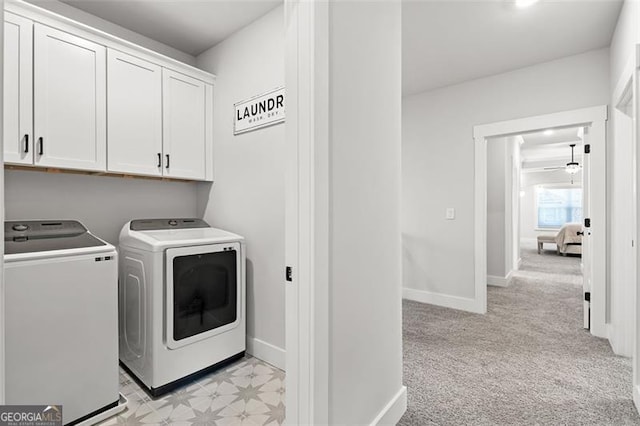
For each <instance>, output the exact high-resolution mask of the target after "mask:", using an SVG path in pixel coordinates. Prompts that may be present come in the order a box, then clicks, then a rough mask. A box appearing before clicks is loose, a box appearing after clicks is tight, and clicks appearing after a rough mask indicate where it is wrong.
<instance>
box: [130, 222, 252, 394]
mask: <svg viewBox="0 0 640 426" xmlns="http://www.w3.org/2000/svg"><path fill="white" fill-rule="evenodd" d="M245 291H246V289H245V244H244V238H243V237H241V236H239V235H236V234H232V233H230V232H227V231H223V230H221V229H216V228H212V227H210V226H209V225H208V224H207V223H206V222H205V221H203V220H201V219H140V220H132V221H130V222H128V223H127V224H126V225H125V226H124V227H123V228H122V231H121V233H120V270H119V307H120V309H119V312H120V313H119V316H120V318H119V319H120V321H119V335H120V362H121V363H122V364H123V365H124V367H125V368H126V369H128V370H129V372H131V373H132V374H133V375H134V376H135V377H137V378H138V379H139V380H140V381H141V382H142V383H143V384H144V385H145V387H146V388H147V390H148V391H149V393H150V394H151V395H153V396H159V395H161V394H164V393H166V392H168V391H170V390H172V389H174V388H176V387H178V386H181V385H182V384H184V383H186V382H189V381H191V380H193V379H194V378H196V377H198V376H201V375H204V374H207V373H208V372H210V371H212V370H213V369H216V368H219V367H221V366H223V365H226V364H228V363H229V362H231V361H233V360H236V359H239V358H241V357H242V356H244V351H245V345H246V340H245V339H246V315H245Z"/></svg>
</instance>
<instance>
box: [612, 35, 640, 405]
mask: <svg viewBox="0 0 640 426" xmlns="http://www.w3.org/2000/svg"><path fill="white" fill-rule="evenodd" d="M639 85H640V44H638V45H636V46H634V50H633V53H632V54H631V55H630V56H629V59H628V60H627V63H626V65H625V67H624V69H623V71H622V75H621V77H620V79H619V80H618V82H617V83H616V86H615V89H614V91H613V107H614V108H617V109H620V106H622V105H624V104H625V103H628V102H631V108H632V111H631V114H629V115H630V116H631V119H632V120H633V121H634V124H633V125H632V136H631V138H632V147H633V148H632V149H633V160H632V162H633V164H632V170H633V174H634V176H633V189H632V191H633V197H634V199H635V203H634V211H633V216H634V217H635V229H634V232H633V235H632V238H633V241H634V242H635V243H636V244H634V245H637V243H638V238H639V237H640V216H638V213H640V199H639V198H638V188H640V170H638V167H639V166H640V149H638V146H637V143H638V135H639V134H640V127H638V126H640V123H639V122H638V112H640V99H638V97H639V95H640V87H639ZM634 262H635V265H634V266H635V271H636V277H635V286H634V287H635V294H634V295H633V298H634V302H633V309H634V310H635V313H634V327H633V328H634V333H633V354H632V363H631V366H632V372H633V373H632V374H633V402H634V404H635V406H636V410H639V411H640V338H639V337H638V331H640V312H639V310H638V307H640V291H638V288H640V268H639V266H640V250H637V249H636V253H635V259H634Z"/></svg>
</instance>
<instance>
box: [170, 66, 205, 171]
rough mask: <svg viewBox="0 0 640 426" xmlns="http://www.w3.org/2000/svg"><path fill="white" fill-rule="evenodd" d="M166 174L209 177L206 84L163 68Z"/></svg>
mask: <svg viewBox="0 0 640 426" xmlns="http://www.w3.org/2000/svg"><path fill="white" fill-rule="evenodd" d="M162 80H163V81H162V83H163V85H162V86H163V89H162V94H163V96H162V100H163V102H162V103H163V114H162V115H163V132H162V134H163V146H164V171H163V173H164V175H165V176H167V177H173V178H182V179H200V180H204V179H205V178H206V166H207V165H206V163H207V162H206V154H207V120H208V119H211V117H209V116H210V114H207V108H206V100H207V87H206V86H207V85H206V84H205V83H204V82H202V81H200V80H196V79H194V78H191V77H188V76H186V75H184V74H180V73H177V72H174V71H171V70H168V69H163V70H162Z"/></svg>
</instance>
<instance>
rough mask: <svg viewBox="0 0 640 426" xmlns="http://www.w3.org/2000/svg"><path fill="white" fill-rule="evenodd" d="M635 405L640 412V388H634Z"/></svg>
mask: <svg viewBox="0 0 640 426" xmlns="http://www.w3.org/2000/svg"><path fill="white" fill-rule="evenodd" d="M633 403H634V404H635V406H636V410H638V411H640V386H633Z"/></svg>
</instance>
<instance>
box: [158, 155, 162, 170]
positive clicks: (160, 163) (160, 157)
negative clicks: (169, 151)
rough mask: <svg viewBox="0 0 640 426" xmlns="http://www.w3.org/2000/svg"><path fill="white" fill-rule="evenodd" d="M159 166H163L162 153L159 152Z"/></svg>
mask: <svg viewBox="0 0 640 426" xmlns="http://www.w3.org/2000/svg"><path fill="white" fill-rule="evenodd" d="M158 167H162V154H160V153H158Z"/></svg>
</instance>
